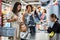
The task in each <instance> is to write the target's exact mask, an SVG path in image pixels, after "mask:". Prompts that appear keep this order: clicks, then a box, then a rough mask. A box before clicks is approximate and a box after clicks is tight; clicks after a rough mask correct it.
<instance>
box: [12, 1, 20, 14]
mask: <svg viewBox="0 0 60 40" xmlns="http://www.w3.org/2000/svg"><path fill="white" fill-rule="evenodd" d="M18 5H21V3H20V2H16V3H15V4H14V7H13V10H12V12H13V13H14V14H16V13H17V12H19V11H20V10H21V9H20V10H19V11H17V7H18Z"/></svg>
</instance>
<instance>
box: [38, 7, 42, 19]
mask: <svg viewBox="0 0 60 40" xmlns="http://www.w3.org/2000/svg"><path fill="white" fill-rule="evenodd" d="M38 15H39V18H40V17H41V16H42V12H41V7H40V6H38Z"/></svg>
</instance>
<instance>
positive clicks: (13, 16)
mask: <svg viewBox="0 0 60 40" xmlns="http://www.w3.org/2000/svg"><path fill="white" fill-rule="evenodd" d="M21 6H22V5H21V3H20V2H16V3H15V4H14V7H13V9H12V11H11V12H10V13H9V15H8V17H7V19H8V20H7V21H8V22H10V23H11V27H12V28H16V30H15V33H14V37H13V39H12V40H20V39H19V38H20V37H19V27H20V26H19V25H20V20H19V19H20V16H19V14H20V11H21Z"/></svg>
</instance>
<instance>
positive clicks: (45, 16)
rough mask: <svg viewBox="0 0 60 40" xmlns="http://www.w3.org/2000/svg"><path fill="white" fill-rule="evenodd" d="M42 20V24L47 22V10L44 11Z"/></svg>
mask: <svg viewBox="0 0 60 40" xmlns="http://www.w3.org/2000/svg"><path fill="white" fill-rule="evenodd" d="M40 20H41V22H44V21H45V22H46V21H47V12H46V9H43V10H42V15H41V17H40Z"/></svg>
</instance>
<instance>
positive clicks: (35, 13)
mask: <svg viewBox="0 0 60 40" xmlns="http://www.w3.org/2000/svg"><path fill="white" fill-rule="evenodd" d="M34 16H35V17H37V18H38V19H39V20H40V18H39V16H38V13H37V11H36V10H35V11H34Z"/></svg>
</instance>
